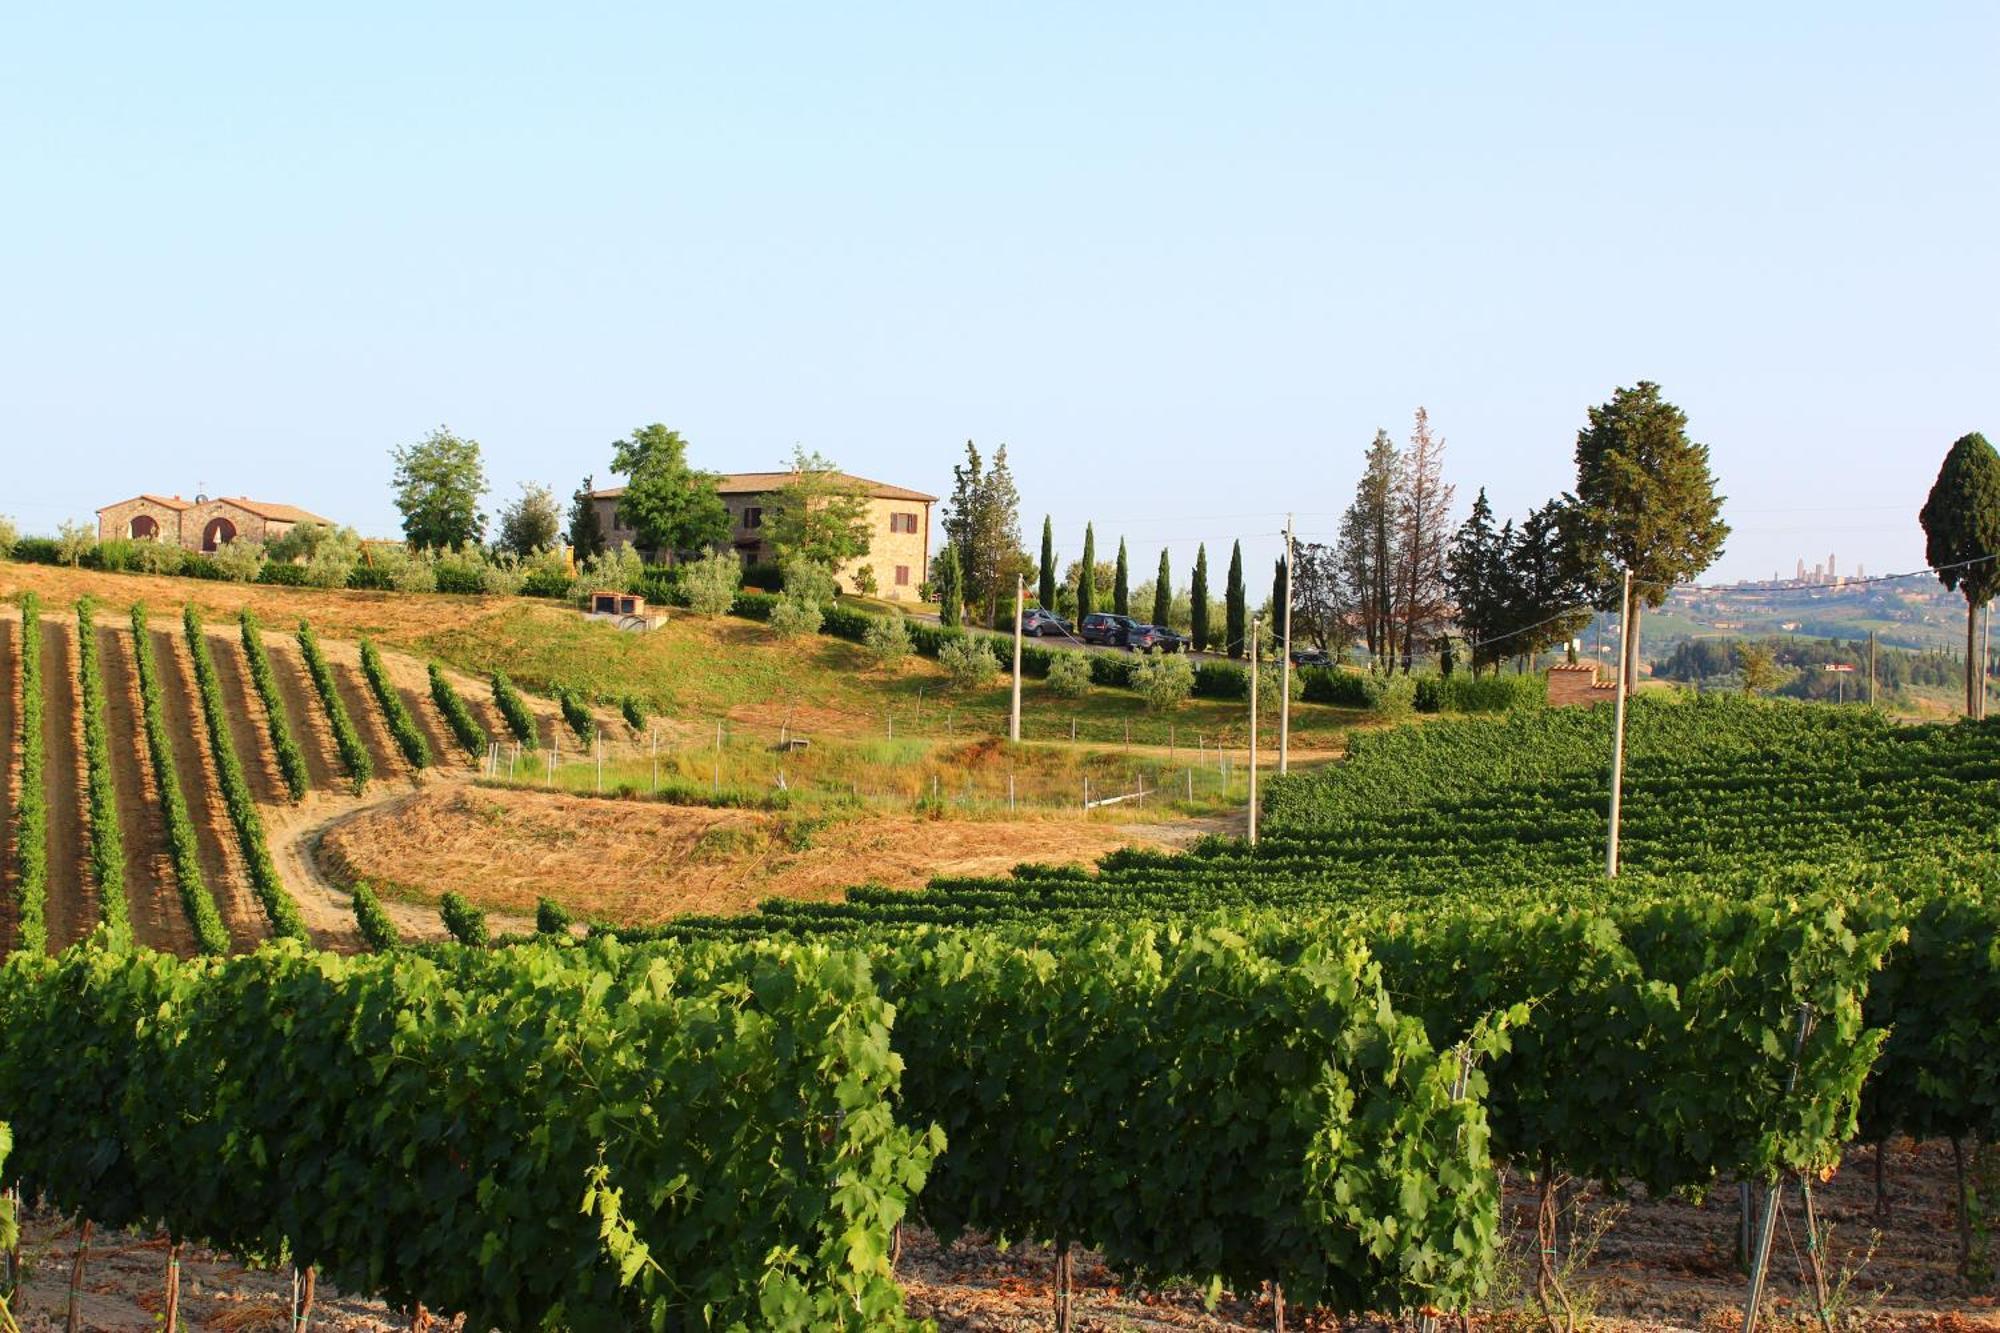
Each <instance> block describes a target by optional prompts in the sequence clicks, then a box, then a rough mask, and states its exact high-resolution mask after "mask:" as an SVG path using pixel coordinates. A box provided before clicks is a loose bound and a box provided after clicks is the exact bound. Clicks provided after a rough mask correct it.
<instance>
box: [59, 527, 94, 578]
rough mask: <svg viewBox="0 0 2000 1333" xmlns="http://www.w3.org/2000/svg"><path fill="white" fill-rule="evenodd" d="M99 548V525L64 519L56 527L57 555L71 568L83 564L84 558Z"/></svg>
mask: <svg viewBox="0 0 2000 1333" xmlns="http://www.w3.org/2000/svg"><path fill="white" fill-rule="evenodd" d="M96 549H97V525H96V524H94V523H74V522H71V521H70V520H68V519H64V520H63V522H62V525H61V526H60V527H58V528H57V529H56V555H57V557H58V558H59V559H60V560H61V561H62V562H63V563H64V564H65V565H68V566H69V567H70V568H71V569H75V568H76V567H77V566H79V565H81V564H82V563H83V561H84V558H85V557H86V556H88V555H89V554H90V553H91V552H93V551H95V550H96Z"/></svg>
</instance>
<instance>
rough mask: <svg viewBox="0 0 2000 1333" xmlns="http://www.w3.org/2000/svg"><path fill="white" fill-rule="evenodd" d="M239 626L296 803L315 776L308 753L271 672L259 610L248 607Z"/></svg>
mask: <svg viewBox="0 0 2000 1333" xmlns="http://www.w3.org/2000/svg"><path fill="white" fill-rule="evenodd" d="M237 625H238V627H239V628H240V629H241V631H242V637H243V659H244V661H246V662H247V663H249V666H250V684H251V686H252V687H253V688H255V689H256V691H257V698H258V700H259V701H260V702H261V703H262V704H263V705H264V727H265V730H266V731H267V732H268V733H269V735H270V737H271V752H272V753H273V754H275V755H276V756H277V759H278V775H279V776H280V777H281V778H283V779H284V783H285V792H286V794H287V795H288V796H290V797H291V799H292V801H293V802H294V803H295V804H296V803H297V802H299V801H302V800H304V799H305V795H306V792H307V791H308V790H309V789H310V788H311V786H312V778H311V775H310V773H309V771H308V770H307V768H306V757H305V753H304V752H303V751H301V750H300V749H299V743H298V741H297V740H296V739H295V738H294V737H293V735H292V722H291V716H290V714H289V713H288V712H287V711H286V709H285V699H284V696H283V695H282V694H280V693H279V691H278V681H277V677H276V676H275V675H273V674H272V671H271V655H270V654H269V653H268V652H266V651H265V650H264V628H263V626H262V625H260V624H259V623H258V621H257V613H256V612H254V611H251V610H249V609H247V608H246V609H245V610H244V611H243V612H242V614H241V615H239V616H238V617H237Z"/></svg>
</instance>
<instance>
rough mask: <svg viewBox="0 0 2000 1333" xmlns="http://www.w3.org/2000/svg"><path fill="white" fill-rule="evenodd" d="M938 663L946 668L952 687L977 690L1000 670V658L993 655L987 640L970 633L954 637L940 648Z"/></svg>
mask: <svg viewBox="0 0 2000 1333" xmlns="http://www.w3.org/2000/svg"><path fill="white" fill-rule="evenodd" d="M938 665H939V666H941V667H943V668H944V669H945V672H946V674H948V675H949V676H950V677H951V683H952V687H953V688H954V689H958V690H976V689H978V688H980V687H981V686H983V685H985V684H986V683H987V682H988V681H990V680H992V679H993V676H994V673H995V672H997V671H999V670H1000V662H999V659H997V658H995V657H994V656H993V649H992V648H990V647H988V646H987V643H986V640H985V639H983V638H978V637H976V636H973V635H970V634H968V635H964V636H962V637H959V638H955V639H952V640H950V641H949V642H947V643H946V644H945V645H944V647H942V648H940V649H939V650H938Z"/></svg>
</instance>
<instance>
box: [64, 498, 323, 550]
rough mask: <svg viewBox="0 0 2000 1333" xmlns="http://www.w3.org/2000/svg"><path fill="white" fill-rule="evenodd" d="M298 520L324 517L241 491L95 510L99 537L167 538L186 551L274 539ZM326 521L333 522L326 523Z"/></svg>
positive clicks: (142, 501)
mask: <svg viewBox="0 0 2000 1333" xmlns="http://www.w3.org/2000/svg"><path fill="white" fill-rule="evenodd" d="M301 523H328V520H326V519H323V518H321V517H320V516H319V515H317V514H313V513H309V512H307V511H306V510H304V509H300V508H299V507H298V506H297V505H283V504H271V503H269V502H267V501H264V500H250V499H246V498H244V497H243V496H240V495H239V496H235V497H233V498H231V497H223V498H219V499H210V498H209V497H208V496H206V495H197V496H196V497H195V498H194V499H192V500H183V499H181V497H180V496H178V495H135V496H133V497H132V498H131V499H129V500H120V501H119V502H118V503H117V504H113V505H106V506H104V508H102V509H100V510H98V511H97V539H98V540H99V541H112V540H117V539H124V540H130V541H142V542H166V543H168V544H169V545H173V546H182V547H185V548H187V549H188V550H190V551H211V552H212V551H214V550H215V549H216V548H217V547H220V546H227V545H228V544H229V543H231V542H236V541H245V542H274V541H276V540H278V538H280V537H282V536H284V535H285V534H286V533H288V532H290V531H291V530H292V529H293V528H295V527H297V526H298V525H299V524H301ZM329 526H331V525H330V524H329Z"/></svg>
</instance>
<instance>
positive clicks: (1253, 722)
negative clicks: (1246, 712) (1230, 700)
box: [1250, 616, 1257, 847]
mask: <svg viewBox="0 0 2000 1333" xmlns="http://www.w3.org/2000/svg"><path fill="white" fill-rule="evenodd" d="M1250 845H1251V846H1252V847H1255V846H1256V845H1257V617H1255V616H1252V617H1250Z"/></svg>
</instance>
